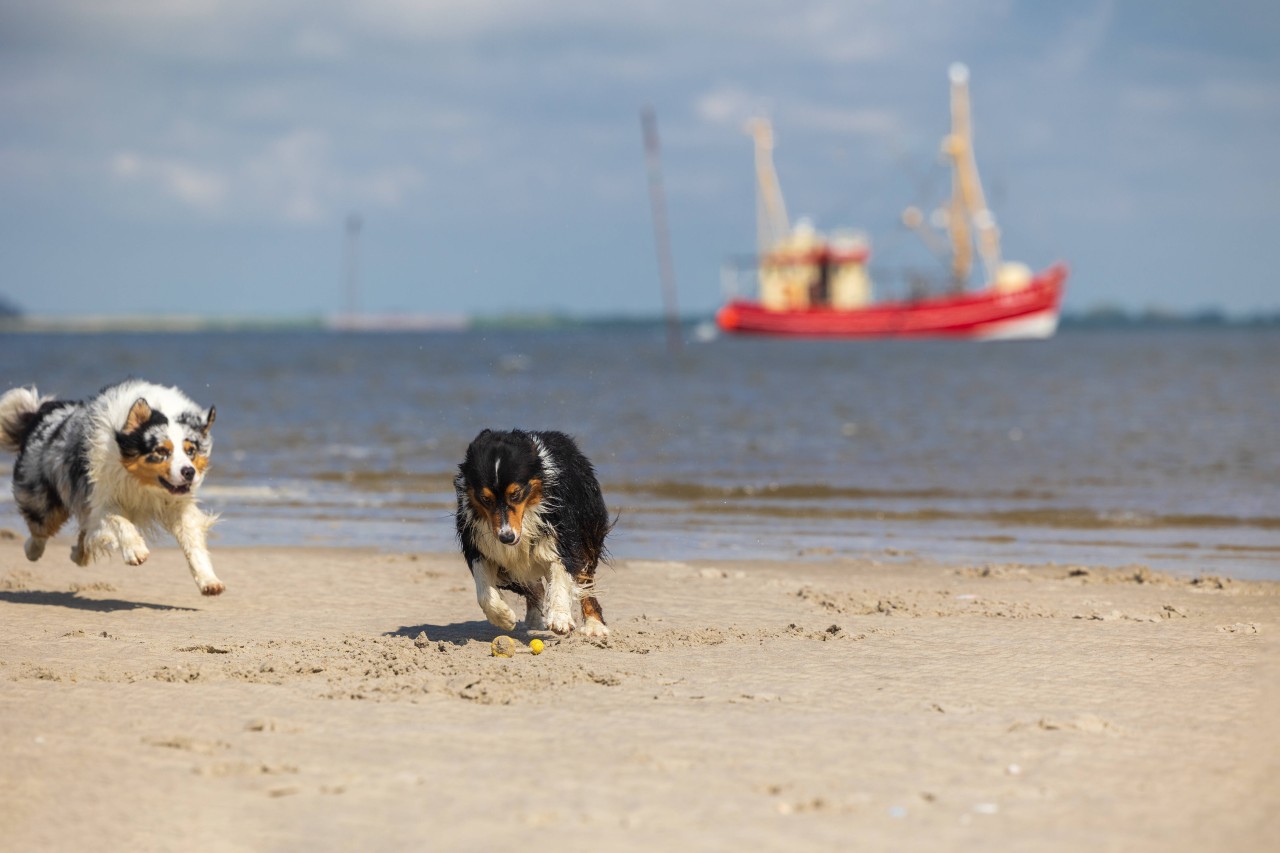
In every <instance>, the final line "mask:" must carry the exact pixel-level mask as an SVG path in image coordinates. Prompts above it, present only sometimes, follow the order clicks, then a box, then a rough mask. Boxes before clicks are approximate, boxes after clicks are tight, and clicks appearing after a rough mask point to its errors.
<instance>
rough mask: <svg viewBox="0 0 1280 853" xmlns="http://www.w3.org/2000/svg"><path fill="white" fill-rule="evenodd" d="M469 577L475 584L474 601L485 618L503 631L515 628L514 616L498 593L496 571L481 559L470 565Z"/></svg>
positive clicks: (513, 612)
mask: <svg viewBox="0 0 1280 853" xmlns="http://www.w3.org/2000/svg"><path fill="white" fill-rule="evenodd" d="M471 577H472V578H474V579H475V582H476V601H477V602H478V603H479V604H480V609H481V610H483V611H484V615H485V618H486V619H488V620H489V621H490V622H492V623H493V624H494V625H497V626H498V627H499V628H501V629H502V630H504V631H510V630H511V629H512V628H514V627H515V626H516V614H515V611H514V610H512V609H511V607H510V605H508V604H507V603H506V602H505V601H503V600H502V593H500V592H499V591H498V570H497V568H496V567H495V566H494V565H493V564H492V563H490V562H489V561H488V560H486V559H485V558H483V557H480V558H478V559H476V560H475V561H474V562H472V564H471Z"/></svg>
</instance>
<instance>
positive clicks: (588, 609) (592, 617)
mask: <svg viewBox="0 0 1280 853" xmlns="http://www.w3.org/2000/svg"><path fill="white" fill-rule="evenodd" d="M574 582H575V583H577V585H578V595H579V596H580V597H581V598H582V628H581V629H580V631H581V633H582V634H584V635H586V636H588V637H607V636H609V628H608V626H606V625H605V624H604V610H603V609H601V607H600V600H599V599H597V598H596V596H595V591H596V573H595V569H594V567H592V568H590V569H588V568H583V569H580V570H579V571H578V573H577V575H576V576H575V577H574Z"/></svg>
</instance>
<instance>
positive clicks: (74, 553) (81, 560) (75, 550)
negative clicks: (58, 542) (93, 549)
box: [71, 542, 93, 567]
mask: <svg viewBox="0 0 1280 853" xmlns="http://www.w3.org/2000/svg"><path fill="white" fill-rule="evenodd" d="M92 559H93V555H92V554H90V553H89V549H88V548H85V547H84V546H83V545H81V544H80V543H79V542H77V543H76V544H74V545H72V546H71V562H73V563H75V564H76V565H77V566H81V567H83V566H87V565H89V562H90V560H92Z"/></svg>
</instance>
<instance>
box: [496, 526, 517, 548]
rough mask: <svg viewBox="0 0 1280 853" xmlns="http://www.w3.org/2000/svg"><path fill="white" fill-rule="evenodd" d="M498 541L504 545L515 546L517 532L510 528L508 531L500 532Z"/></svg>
mask: <svg viewBox="0 0 1280 853" xmlns="http://www.w3.org/2000/svg"><path fill="white" fill-rule="evenodd" d="M498 541H499V542H501V543H502V544H503V545H514V544H515V542H516V532H515V531H514V530H512V529H511V528H510V527H508V528H507V529H506V530H499V531H498Z"/></svg>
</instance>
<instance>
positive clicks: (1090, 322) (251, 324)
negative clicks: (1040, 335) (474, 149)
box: [0, 310, 1280, 334]
mask: <svg viewBox="0 0 1280 853" xmlns="http://www.w3.org/2000/svg"><path fill="white" fill-rule="evenodd" d="M713 322H714V321H713V319H712V318H711V317H710V316H687V317H684V318H682V319H681V321H680V324H681V325H682V326H684V327H686V328H689V329H696V328H698V327H700V326H704V325H709V324H712V323H713ZM665 323H666V321H665V320H664V319H663V318H661V317H659V316H644V315H629V316H593V317H581V316H571V315H565V314H514V315H503V316H478V317H467V316H463V315H452V314H368V315H358V316H341V315H336V316H310V317H308V316H299V317H199V316H185V315H181V316H175V315H147V316H142V315H138V316H128V315H121V316H39V315H34V316H24V315H18V316H9V317H0V334H3V333H66V334H111V333H136V332H281V331H307V332H323V331H329V332H463V331H470V330H477V329H480V330H483V329H522V330H548V331H555V330H563V329H577V328H600V327H627V328H646V327H654V328H659V327H663V326H664V325H665ZM1275 327H1280V310H1277V311H1276V312H1274V313H1271V314H1265V313H1256V314H1252V315H1247V316H1237V317H1232V316H1228V315H1226V314H1223V313H1219V312H1211V311H1205V312H1197V313H1194V314H1167V313H1163V312H1144V313H1127V312H1124V311H1119V310H1115V311H1113V310H1097V311H1089V312H1086V313H1080V314H1063V316H1062V319H1061V321H1060V324H1059V328H1061V329H1063V330H1073V329H1183V328H1198V329H1200V328H1204V329H1209V328H1222V329H1258V328H1275Z"/></svg>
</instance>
